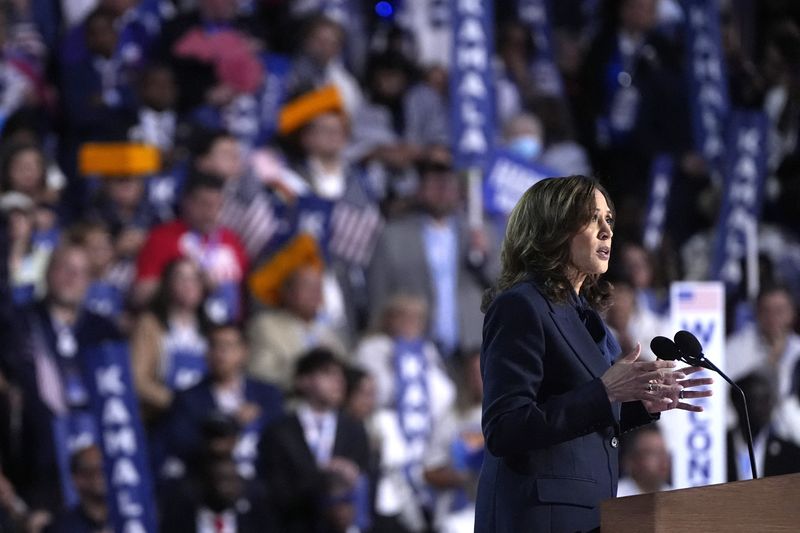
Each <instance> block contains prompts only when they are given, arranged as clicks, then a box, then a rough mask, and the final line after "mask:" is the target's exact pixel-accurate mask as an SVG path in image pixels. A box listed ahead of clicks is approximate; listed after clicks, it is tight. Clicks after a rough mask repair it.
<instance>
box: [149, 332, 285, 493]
mask: <svg viewBox="0 0 800 533" xmlns="http://www.w3.org/2000/svg"><path fill="white" fill-rule="evenodd" d="M208 342H209V349H208V376H207V377H206V378H205V379H204V380H203V381H201V382H200V383H198V384H197V385H195V386H194V387H191V388H189V389H187V390H185V391H183V392H180V393H179V394H178V395H177V396H176V397H175V401H174V403H173V407H172V410H171V414H170V417H169V419H168V422H167V427H166V429H165V431H166V434H167V452H168V454H170V455H172V456H176V457H178V458H180V459H181V460H183V461H191V460H192V459H193V458H194V457H196V456H197V455H198V453H200V452H201V450H202V445H203V427H204V423H205V421H206V420H207V419H208V417H209V414H210V413H214V412H217V413H222V414H224V415H227V416H229V417H232V418H233V419H234V420H236V422H238V424H239V427H240V430H241V431H240V436H239V442H238V443H237V445H236V448H235V449H234V452H233V454H234V459H236V461H237V463H238V464H239V468H240V473H241V474H242V475H243V476H245V478H247V479H250V478H253V477H254V474H255V470H254V463H255V458H256V450H257V439H258V436H259V434H260V433H261V430H262V429H263V427H264V426H265V425H266V424H268V423H269V422H271V421H272V420H275V419H276V418H278V417H279V416H280V414H281V413H282V412H283V398H282V395H281V393H280V391H279V390H278V389H277V388H276V387H275V386H273V385H270V384H268V383H263V382H260V381H257V380H254V379H251V378H249V377H247V376H246V375H245V367H246V364H247V344H246V343H245V340H244V336H243V335H242V331H241V330H240V329H239V328H238V327H237V326H234V325H221V326H216V327H214V328H213V329H212V330H211V332H210V333H209V335H208Z"/></svg>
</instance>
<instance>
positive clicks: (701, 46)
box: [683, 0, 730, 181]
mask: <svg viewBox="0 0 800 533" xmlns="http://www.w3.org/2000/svg"><path fill="white" fill-rule="evenodd" d="M717 4H718V2H716V0H683V5H684V11H685V13H686V24H685V32H686V33H685V38H686V41H685V42H686V46H685V47H686V69H687V76H688V78H689V80H688V81H689V105H690V109H691V113H692V133H693V137H694V146H695V148H696V149H697V151H698V152H700V153H701V154H702V155H703V157H705V159H706V161H707V162H708V163H709V166H710V168H711V172H712V177H713V178H714V179H715V180H717V181H719V180H721V178H722V175H723V172H724V162H725V131H726V126H727V120H728V114H729V112H730V102H729V98H728V86H727V76H726V75H725V61H724V56H723V51H722V40H721V37H720V28H719V9H718V7H717Z"/></svg>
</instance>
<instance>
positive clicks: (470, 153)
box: [450, 0, 495, 169]
mask: <svg viewBox="0 0 800 533" xmlns="http://www.w3.org/2000/svg"><path fill="white" fill-rule="evenodd" d="M451 9H452V10H451V14H452V21H453V25H452V28H453V45H452V60H451V66H452V70H451V73H450V102H451V122H452V125H453V130H452V131H453V139H452V142H453V155H454V158H455V163H456V166H457V167H458V168H462V169H463V168H468V167H472V168H474V167H478V166H481V165H482V163H483V162H484V160H485V159H486V158H487V157H488V156H489V154H490V153H491V150H492V146H493V144H494V135H495V126H494V122H495V115H494V90H493V75H492V74H493V72H492V71H493V69H492V55H493V52H492V50H493V42H494V36H493V31H492V24H493V18H494V17H493V2H491V1H489V0H470V1H469V2H464V1H460V2H451Z"/></svg>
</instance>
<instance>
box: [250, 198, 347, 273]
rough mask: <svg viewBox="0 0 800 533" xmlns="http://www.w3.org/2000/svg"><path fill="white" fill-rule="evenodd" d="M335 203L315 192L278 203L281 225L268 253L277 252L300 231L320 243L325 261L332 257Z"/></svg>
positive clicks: (277, 210)
mask: <svg viewBox="0 0 800 533" xmlns="http://www.w3.org/2000/svg"><path fill="white" fill-rule="evenodd" d="M334 205H335V203H334V202H333V201H331V200H326V199H324V198H320V197H319V196H316V195H315V194H306V195H303V196H299V197H298V198H297V199H296V200H295V201H294V202H293V203H281V204H278V205H276V209H275V211H276V214H277V216H278V218H279V219H280V226H279V229H278V231H277V233H276V234H275V237H274V239H273V244H272V246H271V247H270V248H271V249H270V250H268V253H267V254H266V255H268V256H269V255H271V254H272V253H273V252H277V251H278V250H280V249H281V248H282V247H283V246H285V245H286V244H287V243H288V242H289V241H291V240H292V239H293V238H294V237H295V236H297V235H298V234H299V233H307V234H309V235H311V236H312V237H314V240H315V241H317V244H319V247H320V251H321V252H322V253H323V255H324V259H325V261H328V260H329V259H330V253H329V252H330V251H329V249H328V244H329V242H330V239H331V215H332V213H333V208H334Z"/></svg>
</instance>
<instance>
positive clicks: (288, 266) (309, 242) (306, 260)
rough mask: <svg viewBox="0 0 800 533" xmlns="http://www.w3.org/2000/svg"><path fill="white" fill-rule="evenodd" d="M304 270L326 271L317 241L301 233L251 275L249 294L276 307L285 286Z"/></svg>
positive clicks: (248, 281)
mask: <svg viewBox="0 0 800 533" xmlns="http://www.w3.org/2000/svg"><path fill="white" fill-rule="evenodd" d="M303 267H312V268H316V269H319V270H322V269H323V268H324V263H323V261H322V256H321V254H320V250H319V246H318V245H317V241H315V240H314V238H313V237H312V236H311V235H309V234H307V233H300V234H298V235H297V236H296V237H294V238H293V239H292V240H291V241H289V243H288V244H286V246H284V247H283V248H281V249H280V250H278V252H276V253H275V255H273V256H272V258H270V259H269V260H268V261H267V262H265V263H264V264H263V265H261V266H260V267H258V268H257V269H255V270H254V271H253V273H252V274H250V277H249V278H248V280H247V284H248V286H249V287H250V292H251V293H252V294H253V296H255V297H256V298H258V299H259V300H260V301H262V302H263V303H265V304H267V305H271V306H277V305H279V304H280V294H281V289H282V288H283V285H284V284H285V283H286V281H287V280H288V279H289V277H290V276H291V275H292V274H294V273H295V272H297V271H298V270H299V269H300V268H303Z"/></svg>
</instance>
